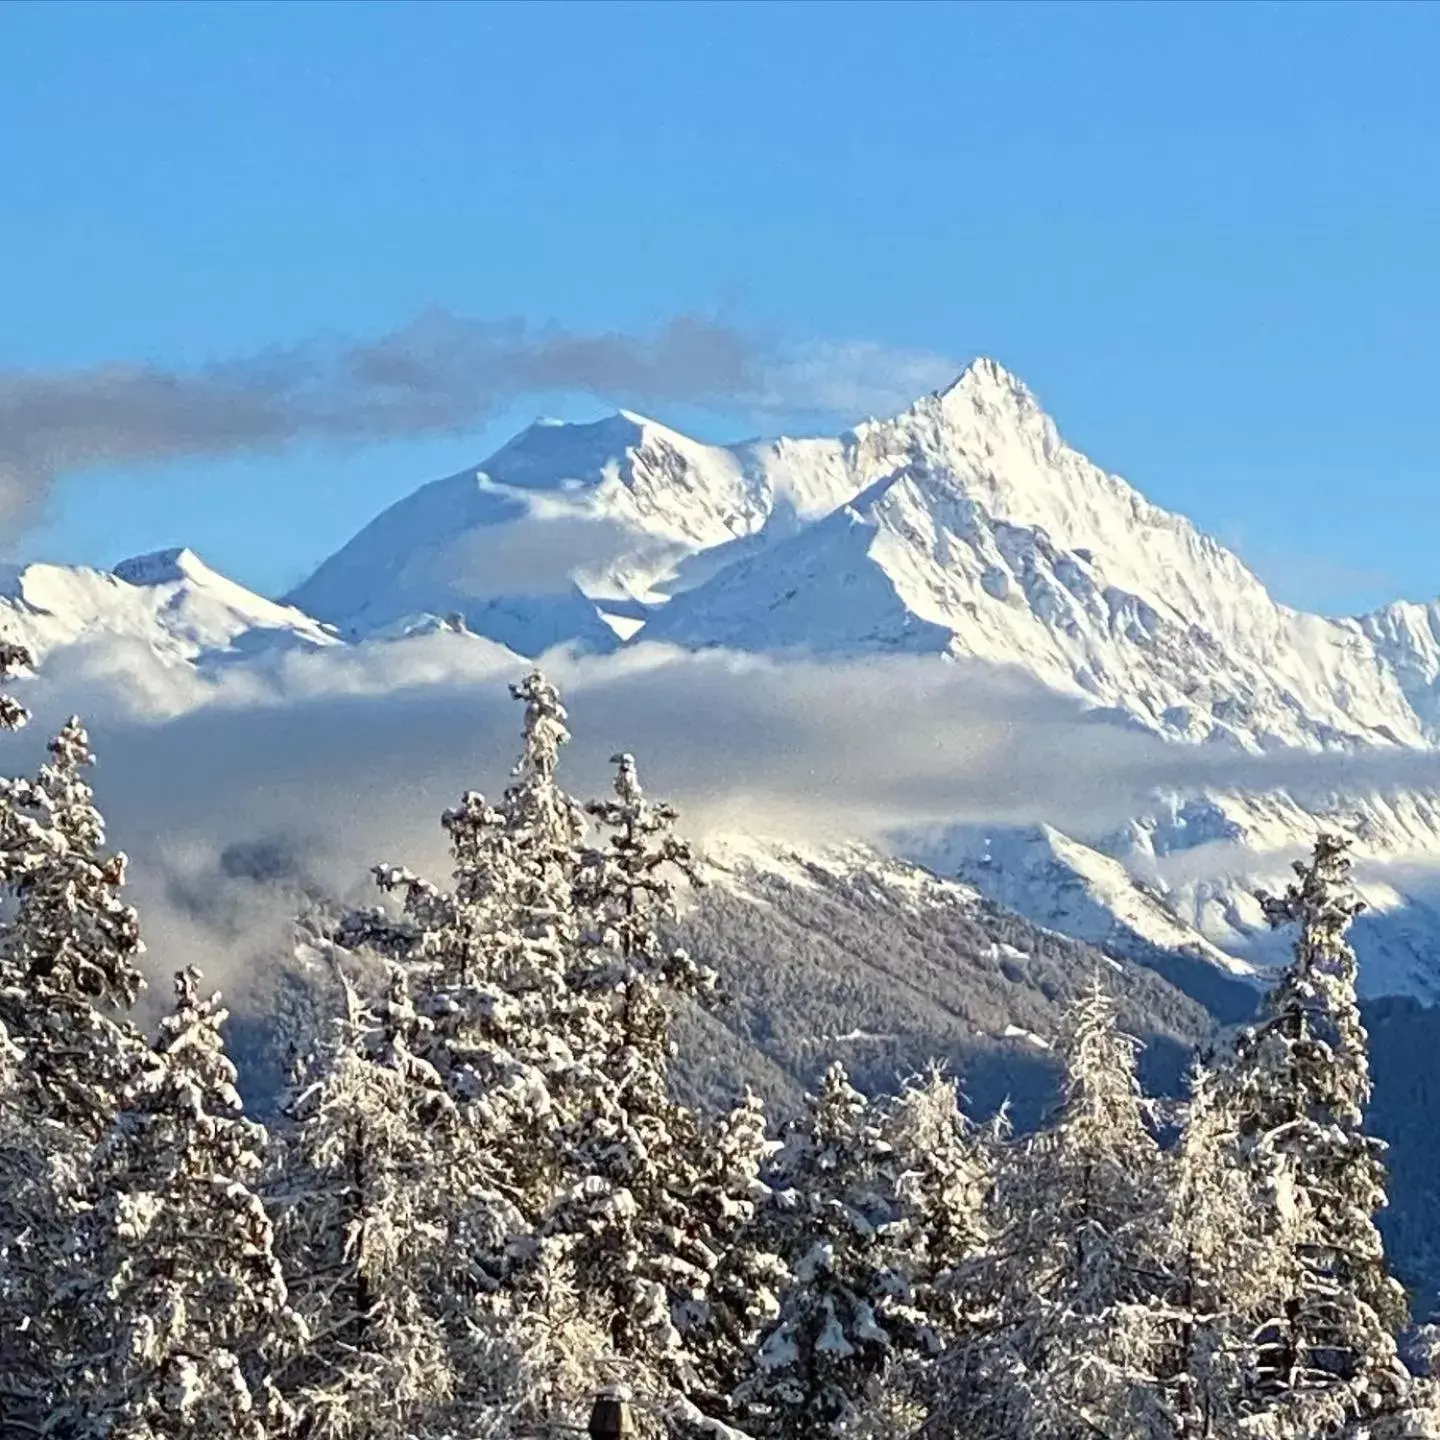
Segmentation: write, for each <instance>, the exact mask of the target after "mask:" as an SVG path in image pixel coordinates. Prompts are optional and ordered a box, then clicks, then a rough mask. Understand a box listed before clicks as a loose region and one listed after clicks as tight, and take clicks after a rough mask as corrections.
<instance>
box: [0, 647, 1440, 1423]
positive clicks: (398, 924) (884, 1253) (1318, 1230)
mask: <svg viewBox="0 0 1440 1440" xmlns="http://www.w3.org/2000/svg"><path fill="white" fill-rule="evenodd" d="M27 662H28V657H27V656H26V655H25V654H24V652H23V651H21V650H19V649H18V648H17V647H13V646H5V647H0V678H5V679H8V678H10V677H11V676H13V675H15V674H18V673H21V672H22V671H23V668H24V666H25V665H26V664H27ZM511 688H512V693H513V694H514V696H515V697H516V699H517V700H518V701H519V702H520V703H521V704H522V705H523V708H524V720H523V740H522V746H521V754H520V759H519V763H518V765H517V766H516V768H515V770H514V772H513V775H512V779H511V783H510V784H509V786H508V788H506V790H505V791H504V793H503V795H501V796H500V797H499V798H498V799H497V800H496V801H495V803H493V804H492V803H491V802H490V801H488V800H487V799H485V798H484V797H483V796H481V795H479V794H477V793H475V792H467V793H466V794H464V795H463V796H462V797H461V799H460V801H459V803H458V804H457V805H456V807H455V808H454V809H453V810H450V811H448V812H446V814H445V815H444V816H443V817H442V823H443V825H444V828H445V831H446V833H447V835H448V839H449V844H450V850H451V854H452V857H453V873H452V875H451V876H450V878H449V880H448V882H447V883H446V885H444V886H440V885H436V884H434V883H432V882H430V881H428V880H426V879H425V878H423V877H422V876H419V875H417V874H415V873H412V872H411V871H410V870H408V869H406V868H404V867H401V866H396V865H381V866H378V867H376V869H375V872H374V878H375V881H376V883H377V886H378V888H379V890H380V892H381V894H380V896H379V900H378V903H377V904H376V905H375V906H373V907H371V908H368V909H364V910H360V911H352V912H348V913H343V914H335V915H326V916H323V917H319V918H316V917H311V918H310V919H309V920H308V921H307V923H306V925H305V926H304V929H303V934H302V937H301V943H300V944H299V945H298V946H297V964H298V965H299V966H301V967H302V969H303V970H304V972H305V974H306V976H307V984H306V987H305V992H304V993H305V994H306V995H307V996H309V997H312V998H311V999H310V1000H309V1001H308V1002H307V1004H305V1005H303V1006H301V1007H299V1010H298V1013H297V1015H296V1016H294V1017H292V1023H291V1024H290V1026H289V1029H290V1032H291V1033H290V1035H289V1047H290V1053H291V1057H292V1061H293V1064H292V1067H291V1078H290V1084H289V1088H288V1090H287V1092H286V1094H285V1096H284V1099H283V1104H282V1106H281V1110H280V1118H279V1119H278V1120H277V1121H276V1122H275V1123H273V1124H272V1125H271V1126H269V1127H268V1128H267V1127H266V1126H263V1125H261V1124H260V1123H259V1122H258V1121H257V1120H256V1119H255V1118H253V1117H252V1116H248V1115H247V1114H246V1113H245V1109H244V1106H243V1104H242V1102H241V1098H240V1096H239V1094H238V1092H237V1089H236V1070H235V1067H234V1064H233V1063H232V1061H231V1060H230V1058H229V1057H228V1056H227V1054H226V1048H225V1039H224V1022H225V1019H226V1013H225V1011H224V1009H223V1008H222V1007H221V1005H220V1004H219V1001H218V998H217V997H216V996H214V995H212V994H208V993H206V991H205V990H204V988H203V986H202V982H201V977H200V976H199V974H198V972H197V971H196V970H195V969H194V968H193V967H187V968H186V969H184V970H182V971H180V973H179V974H177V975H176V976H175V977H174V982H173V1000H172V1002H171V1006H170V1008H169V1010H168V1013H166V1015H165V1016H164V1018H163V1019H162V1020H161V1021H160V1023H159V1026H158V1030H157V1031H156V1033H155V1034H154V1035H153V1037H148V1038H147V1037H146V1036H145V1035H144V1034H142V1033H141V1031H140V1030H139V1029H138V1028H137V1026H136V1024H135V1023H134V1022H133V1020H132V1019H131V1018H129V1017H130V1012H131V1009H132V1007H133V1006H134V1004H135V1001H136V998H137V995H138V994H139V991H140V988H141V983H142V982H141V974H140V969H139V962H140V960H141V957H142V954H143V944H142V941H141V935H140V927H139V924H138V920H137V916H136V914H135V911H134V909H133V908H131V907H130V906H129V905H127V904H126V903H125V901H124V899H123V885H124V880H125V861H124V857H123V856H122V855H119V854H115V853H112V852H111V851H109V850H107V849H106V845H105V834H104V825H103V821H102V819H101V816H100V814H99V812H98V810H97V808H96V805H95V800H94V795H93V793H92V790H91V788H90V786H89V784H88V782H87V780H86V778H85V776H86V771H87V768H88V767H89V765H90V764H91V763H92V756H91V753H90V746H89V741H88V738H87V736H86V734H85V731H84V729H83V727H82V726H81V725H80V723H79V722H78V721H74V720H72V721H70V722H69V723H67V724H66V725H65V727H64V728H63V729H62V730H61V731H60V733H59V735H57V736H56V738H55V739H54V740H53V741H52V743H51V745H50V747H49V758H48V761H47V762H46V763H45V764H44V765H43V766H42V767H41V769H40V770H39V773H38V774H37V775H36V776H34V777H33V778H12V779H0V889H3V894H4V902H3V907H0V1435H3V1436H4V1437H6V1440H9V1437H12V1436H13V1437H25V1436H55V1437H61V1440H221V1437H226V1440H229V1437H239V1440H280V1437H286V1440H290V1437H294V1440H482V1437H483V1440H489V1437H497V1440H498V1437H502V1436H504V1437H509V1436H515V1437H520V1436H547V1435H558V1434H563V1433H567V1432H568V1431H569V1430H570V1429H573V1428H575V1427H577V1426H583V1424H584V1420H585V1415H586V1413H587V1411H588V1409H589V1404H590V1401H591V1399H592V1397H593V1396H594V1394H595V1392H596V1390H597V1388H598V1387H600V1386H602V1385H623V1386H625V1387H626V1388H627V1389H628V1391H629V1393H630V1394H631V1396H632V1397H633V1399H634V1403H635V1407H636V1411H637V1413H638V1415H639V1417H640V1423H641V1425H642V1428H644V1429H646V1430H648V1431H649V1432H650V1433H652V1434H656V1435H659V1434H664V1433H668V1434H675V1435H680V1436H696V1435H700V1434H704V1433H709V1434H711V1435H714V1436H717V1437H722V1440H723V1437H725V1436H727V1435H732V1434H733V1433H734V1432H739V1433H740V1434H741V1435H748V1436H753V1437H756V1440H821V1437H829V1436H856V1437H867V1440H868V1437H874V1440H880V1437H882V1436H883V1437H887V1440H895V1437H914V1440H1051V1437H1053V1440H1155V1437H1174V1440H1200V1437H1214V1440H1231V1437H1233V1440H1240V1437H1252V1440H1302V1437H1305V1440H1311V1437H1326V1436H1336V1437H1340V1436H1344V1437H1353V1440H1401V1437H1419V1436H1437V1435H1440V1399H1437V1396H1436V1391H1435V1386H1434V1384H1433V1383H1432V1382H1431V1381H1430V1380H1429V1379H1428V1378H1427V1375H1426V1373H1425V1371H1426V1369H1427V1365H1426V1363H1425V1360H1426V1357H1425V1356H1424V1354H1423V1353H1421V1352H1422V1351H1423V1349H1424V1347H1423V1345H1422V1344H1419V1343H1418V1341H1417V1335H1418V1336H1419V1339H1422V1340H1423V1337H1424V1333H1425V1332H1424V1331H1423V1330H1422V1331H1421V1332H1415V1331H1413V1330H1410V1329H1409V1328H1408V1327H1409V1316H1408V1313H1407V1304H1406V1297H1405V1295H1404V1292H1403V1290H1402V1288H1401V1287H1400V1285H1399V1284H1398V1283H1397V1282H1396V1280H1395V1279H1394V1278H1393V1277H1392V1276H1391V1274H1390V1272H1389V1270H1388V1267H1387V1264H1386V1259H1385V1255H1384V1251H1383V1247H1382V1244H1381V1240H1380V1236H1379V1232H1378V1230H1377V1229H1376V1226H1375V1223H1374V1216H1375V1214H1376V1212H1377V1210H1378V1209H1379V1207H1380V1206H1382V1205H1383V1204H1384V1199H1385V1173H1384V1168H1383V1161H1382V1155H1381V1147H1380V1145H1379V1143H1378V1142H1377V1141H1375V1140H1374V1139H1372V1138H1371V1137H1369V1136H1367V1135H1366V1134H1365V1132H1364V1128H1363V1119H1364V1111H1365V1107H1366V1104H1367V1101H1368V1098H1369V1087H1370V1082H1369V1069H1368V1060H1367V1054H1366V1048H1367V1038H1366V1035H1365V1031H1364V1029H1363V1026H1362V1024H1361V1021H1360V1016H1359V1011H1358V1008H1357V1003H1356V996H1355V956H1354V952H1353V950H1352V949H1351V948H1350V946H1349V944H1348V942H1347V940H1346V932H1347V930H1348V927H1349V925H1350V923H1351V921H1352V919H1353V918H1354V916H1355V914H1356V913H1357V911H1358V909H1359V904H1358V901H1357V900H1356V899H1355V897H1354V894H1353V891H1352V889H1351V887H1350V883H1349V859H1348V856H1347V854H1346V849H1345V845H1344V844H1343V843H1342V842H1341V841H1339V840H1337V839H1334V838H1332V837H1328V836H1322V837H1321V838H1320V839H1319V840H1318V841H1317V843H1316V846H1315V851H1314V854H1313V856H1312V857H1311V859H1310V860H1309V861H1308V862H1306V863H1303V864H1299V865H1297V866H1296V880H1295V882H1294V883H1293V884H1292V885H1291V886H1290V887H1289V889H1288V890H1287V891H1286V893H1285V894H1284V895H1283V896H1275V897H1268V898H1267V899H1266V907H1267V911H1268V913H1269V915H1270V918H1271V920H1272V922H1273V923H1275V924H1277V925H1287V926H1293V927H1295V929H1296V933H1297V940H1296V946H1295V954H1294V961H1293V963H1292V964H1291V966H1290V967H1289V969H1288V970H1287V971H1286V972H1285V973H1284V974H1283V975H1282V976H1281V977H1280V979H1279V982H1278V983H1277V985H1276V986H1275V988H1274V990H1273V992H1272V993H1271V995H1270V997H1269V999H1268V1002H1267V1007H1266V1009H1265V1012H1264V1015H1263V1017H1262V1018H1261V1019H1260V1020H1259V1021H1258V1022H1257V1023H1256V1024H1254V1025H1253V1026H1251V1027H1250V1028H1248V1029H1246V1030H1245V1031H1243V1032H1242V1033H1241V1034H1240V1036H1239V1037H1238V1039H1237V1041H1236V1042H1235V1044H1234V1045H1233V1046H1232V1047H1229V1048H1228V1049H1227V1050H1226V1051H1225V1053H1223V1054H1220V1055H1217V1056H1215V1057H1212V1058H1211V1059H1210V1060H1209V1062H1208V1063H1206V1064H1204V1065H1197V1067H1196V1069H1195V1071H1194V1074H1193V1077H1192V1084H1191V1087H1190V1094H1189V1098H1188V1102H1187V1103H1186V1104H1185V1105H1184V1106H1183V1107H1181V1108H1180V1110H1179V1111H1178V1113H1177V1112H1176V1111H1175V1110H1174V1108H1173V1107H1170V1108H1166V1107H1161V1106H1159V1105H1157V1104H1155V1103H1153V1102H1151V1101H1150V1100H1148V1099H1147V1098H1146V1096H1145V1095H1144V1094H1143V1093H1142V1091H1141V1087H1140V1085H1139V1082H1138V1080H1137V1075H1136V1046H1135V1044H1134V1042H1132V1041H1131V1040H1130V1039H1129V1038H1128V1037H1126V1036H1125V1035H1124V1034H1122V1033H1120V1031H1119V1029H1118V1027H1117V1023H1116V1014H1115V1006H1114V1004H1113V1002H1112V1000H1111V999H1110V997H1109V996H1108V995H1107V994H1106V993H1105V991H1104V989H1103V987H1102V986H1101V985H1100V983H1099V980H1098V978H1097V980H1096V982H1095V983H1094V985H1093V986H1092V987H1091V988H1090V990H1089V991H1088V992H1087V994H1086V995H1085V996H1084V998H1083V999H1082V1000H1081V1001H1080V1002H1079V1003H1078V1004H1077V1005H1076V1006H1075V1007H1074V1009H1073V1011H1072V1013H1071V1014H1070V1015H1069V1018H1068V1021H1067V1024H1066V1026H1065V1029H1064V1033H1063V1035H1062V1036H1061V1037H1059V1052H1060V1055H1061V1057H1062V1059H1063V1064H1064V1087H1063V1095H1062V1100H1061V1103H1060V1105H1059V1107H1058V1109H1057V1110H1056V1112H1055V1114H1054V1115H1053V1116H1052V1117H1051V1120H1050V1123H1048V1124H1047V1125H1046V1126H1045V1127H1043V1128H1042V1129H1041V1130H1039V1131H1038V1132H1036V1133H1033V1134H1028V1135H1016V1134H1012V1133H1011V1132H1010V1129H1009V1127H1008V1126H1007V1124H1006V1122H1005V1119H1004V1116H1003V1114H1002V1115H1001V1116H1000V1117H999V1118H998V1119H996V1120H995V1121H993V1122H991V1123H988V1124H986V1125H983V1126H980V1125H976V1124H974V1123H972V1122H971V1121H970V1120H969V1119H967V1118H966V1116H965V1114H964V1112H963V1110H962V1107H961V1105H960V1101H959V1094H958V1091H957V1085H956V1082H955V1080H954V1078H953V1077H950V1076H948V1075H946V1074H945V1073H944V1072H943V1071H942V1070H940V1069H939V1068H935V1069H932V1070H930V1071H927V1072H926V1073H923V1074H919V1075H915V1076H912V1077H910V1078H909V1079H907V1080H906V1081H905V1083H904V1084H903V1085H902V1087H901V1088H900V1090H899V1093H898V1094H896V1095H894V1096H890V1097H885V1098H870V1097H867V1096H865V1095H863V1094H861V1093H860V1092H859V1091H858V1090H857V1089H856V1088H855V1087H854V1086H852V1084H851V1083H850V1081H849V1079H848V1077H847V1075H846V1073H845V1071H844V1069H843V1068H842V1067H841V1066H839V1065H835V1066H832V1067H831V1069H830V1070H829V1071H828V1072H827V1073H826V1074H825V1076H824V1079H823V1082H822V1083H821V1084H820V1085H819V1087H818V1089H817V1091H816V1093H814V1094H813V1095H811V1096H810V1097H809V1098H808V1101H807V1104H806V1108H805V1113H804V1114H803V1115H802V1116H801V1117H799V1118H798V1119H796V1120H793V1121H791V1122H790V1123H788V1124H786V1125H785V1126H782V1127H778V1129H777V1127H775V1126H773V1125H772V1124H771V1123H770V1122H769V1120H768V1119H767V1116H766V1114H765V1110H764V1107H763V1105H762V1104H761V1103H760V1101H759V1100H758V1099H757V1098H756V1097H755V1096H753V1095H750V1094H748V1093H747V1094H744V1095H740V1096H737V1097H736V1103H735V1104H734V1106H733V1108H731V1109H729V1110H728V1111H725V1112H723V1113H718V1114H714V1113H701V1112H699V1111H697V1110H695V1109H693V1108H690V1107H688V1106H686V1105H684V1104H682V1103H680V1102H679V1101H678V1100H677V1099H676V1098H675V1097H674V1094H673V1092H672V1087H671V1083H670V1081H671V1074H670V1071H671V1065H672V1059H673V1045H672V1043H671V1039H670V1017H671V1013H672V1009H673V1007H674V1006H675V1004H676V1003H677V1002H681V1001H685V1002H689V1003H696V1004H701V1005H720V1004H723V1002H724V997H723V995H722V993H721V991H720V987H719V985H718V983H717V978H716V976H715V974H714V973H713V972H712V971H711V970H709V969H707V968H706V967H705V966H704V965H702V964H700V963H698V962H697V961H696V960H695V959H693V958H692V957H691V956H689V955H688V954H686V953H685V952H684V951H683V950H679V949H676V948H674V947H673V946H672V945H671V944H670V943H669V942H668V941H667V940H666V938H665V937H666V935H667V933H668V931H667V922H668V920H669V918H670V917H671V916H672V915H673V912H674V907H675V903H676V900H675V897H676V885H677V883H678V882H682V881H684V880H686V878H687V877H688V878H689V879H691V880H694V879H696V876H695V860H694V856H693V855H692V853H691V850H690V848H689V847H688V845H687V844H686V843H685V842H684V841H683V840H682V839H681V838H679V836H678V835H677V834H676V831H675V823H676V815H675V812H674V811H673V809H671V808H670V807H669V806H667V805H664V804H659V803H656V802H655V801H653V800H652V799H650V798H649V797H648V796H647V795H646V794H645V792H644V790H643V788H642V786H641V783H640V780H639V777H638V774H637V770H636V766H635V762H634V759H633V758H632V757H631V756H629V755H627V754H622V755H617V756H616V757H614V762H613V763H614V767H615V775H614V784H613V790H612V793H611V794H610V795H609V796H607V797H605V798H603V799H600V800H596V801H593V802H591V803H590V804H588V805H581V804H580V803H579V802H577V801H576V800H575V799H574V798H572V797H571V796H570V795H569V794H567V793H566V791H565V790H564V789H563V787H562V786H561V784H560V780H559V776H558V767H559V759H560V754H561V750H562V748H563V746H564V744H565V742H566V740H567V739H568V729H567V717H566V713H565V710H564V708H563V706H562V704H561V701H560V697H559V695H558V694H557V693H556V691H555V689H554V687H553V686H552V685H551V684H549V683H548V682H547V681H546V680H545V678H544V677H543V676H542V675H540V674H539V673H536V674H532V675H530V676H529V677H528V678H526V679H525V680H524V681H522V682H521V683H519V684H517V685H514V686H512V687H511ZM25 719H26V715H25V712H24V710H23V708H22V707H21V706H20V705H19V704H18V703H17V702H16V701H14V700H13V699H10V698H9V697H6V696H0V727H3V728H5V729H8V730H13V729H16V728H18V727H19V726H20V725H22V724H23V723H24V721H25ZM773 960H774V963H775V964H779V965H783V964H784V963H785V957H784V956H783V955H777V956H775V957H773ZM1402 1343H1405V1344H1407V1345H1408V1346H1409V1349H1410V1350H1411V1351H1413V1352H1414V1353H1413V1354H1407V1355H1406V1356H1405V1357H1403V1358H1402V1350H1401V1346H1402ZM1407 1359H1408V1360H1409V1362H1410V1363H1409V1364H1408V1365H1407V1363H1406V1360H1407Z"/></svg>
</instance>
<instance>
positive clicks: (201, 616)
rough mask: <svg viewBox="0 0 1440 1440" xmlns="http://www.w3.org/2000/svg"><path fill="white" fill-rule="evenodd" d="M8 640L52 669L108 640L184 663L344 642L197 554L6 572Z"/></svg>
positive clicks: (0, 599) (2, 609) (2, 585)
mask: <svg viewBox="0 0 1440 1440" xmlns="http://www.w3.org/2000/svg"><path fill="white" fill-rule="evenodd" d="M0 633H3V634H4V635H5V637H6V638H7V639H12V640H16V641H19V642H20V643H22V644H24V645H26V646H28V647H29V648H30V650H31V651H32V652H33V653H34V654H35V656H36V658H37V659H39V660H42V661H43V660H44V658H45V657H46V656H47V655H49V654H50V653H51V652H53V651H55V650H57V649H61V648H64V647H66V646H70V645H75V644H79V643H92V644H93V643H104V642H107V641H131V642H138V643H140V644H142V645H144V646H146V647H147V648H149V649H150V650H151V651H153V653H154V654H155V655H157V656H159V657H160V658H161V659H163V660H167V661H173V662H176V663H182V662H196V661H199V662H219V661H223V660H227V659H237V658H242V657H244V656H248V655H253V654H256V653H258V652H259V651H261V650H271V649H286V648H292V647H301V648H306V649H318V648H321V647H324V646H330V645H335V644H338V643H339V641H338V639H337V637H336V636H335V635H334V634H333V633H332V632H331V631H329V630H328V629H327V628H326V627H325V626H323V625H321V624H320V623H319V622H318V621H316V620H314V619H312V618H311V617H310V616H309V615H306V614H304V613H303V612H302V611H300V610H297V609H296V608H294V607H293V606H289V605H282V604H277V603H276V602H275V601H273V600H267V599H265V598H264V597H263V596H261V595H257V594H255V593H254V592H253V591H250V590H247V589H245V587H244V586H243V585H237V584H236V583H235V582H234V581H233V580H229V579H227V578H226V577H225V576H223V575H221V574H220V573H219V572H218V571H215V570H212V569H210V567H209V566H208V565H206V564H205V562H204V561H203V560H201V559H200V557H199V556H198V555H196V554H195V553H194V552H193V551H191V550H163V551H158V552H157V553H155V554H153V555H142V556H138V557H136V558H135V559H133V560H126V561H124V562H123V563H122V564H120V565H117V566H116V567H115V569H114V570H113V571H106V570H92V569H88V568H85V567H83V566H70V565H38V564H37V565H26V566H6V567H0Z"/></svg>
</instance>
